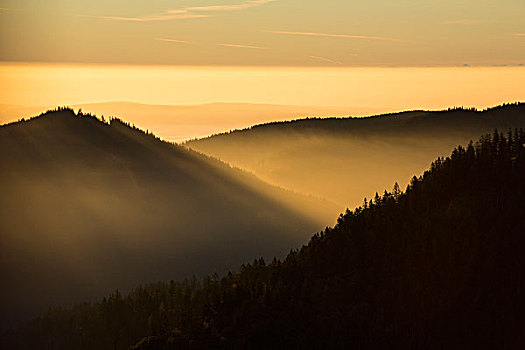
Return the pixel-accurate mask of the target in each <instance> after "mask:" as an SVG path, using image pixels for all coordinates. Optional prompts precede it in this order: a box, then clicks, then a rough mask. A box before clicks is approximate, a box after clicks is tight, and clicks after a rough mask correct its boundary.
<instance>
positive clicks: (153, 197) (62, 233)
mask: <svg viewBox="0 0 525 350" xmlns="http://www.w3.org/2000/svg"><path fill="white" fill-rule="evenodd" d="M0 159H1V162H0V190H1V191H2V195H1V196H0V240H1V242H2V243H1V252H0V254H1V256H2V258H1V263H0V273H1V277H2V285H3V287H2V288H1V295H0V299H1V307H2V308H1V313H2V320H3V322H4V323H8V322H9V321H11V320H13V319H21V318H24V317H27V316H28V315H33V314H34V313H35V312H42V311H43V310H45V309H46V308H47V307H49V306H51V305H67V304H68V303H70V302H73V301H77V302H78V301H81V300H86V299H90V298H93V297H99V296H102V295H104V294H106V293H108V292H110V291H111V290H114V289H115V288H120V289H124V290H127V289H129V288H131V287H133V286H135V285H137V284H139V283H145V282H153V281H157V280H165V279H168V278H173V277H174V276H176V277H178V278H183V277H189V276H191V275H192V274H197V275H202V274H204V273H211V272H213V271H217V270H218V271H222V272H225V271H228V269H230V268H232V267H234V266H237V265H238V264H239V263H241V262H242V261H244V260H246V259H248V258H250V257H252V256H254V255H255V256H259V255H263V256H266V257H269V258H271V257H273V256H275V255H277V256H283V255H284V254H285V253H286V252H287V251H288V250H289V249H290V248H291V247H293V246H296V245H297V244H298V243H299V242H302V241H304V239H306V238H307V237H308V236H309V235H310V234H311V232H312V230H318V229H320V228H322V227H325V226H326V225H328V224H330V223H331V222H332V220H333V215H334V213H335V212H337V211H338V210H339V209H337V208H336V207H335V206H333V205H331V204H329V203H326V202H322V201H320V200H316V199H313V198H309V197H305V196H300V195H298V194H294V193H292V192H288V191H284V190H281V189H278V188H275V187H272V186H269V185H266V184H264V183H263V182H261V181H259V180H258V179H256V178H255V177H254V176H252V175H250V174H247V173H244V172H241V171H239V170H237V169H233V168H231V167H229V166H228V165H226V164H224V163H221V162H219V161H216V160H214V159H212V158H209V157H206V156H203V155H201V154H198V153H196V152H193V151H188V150H186V149H184V148H182V147H180V146H176V145H173V144H169V143H165V142H162V141H160V140H159V139H157V138H155V137H154V136H153V135H151V134H149V133H146V132H142V131H140V130H137V129H135V128H133V127H130V126H128V125H126V124H125V123H124V122H122V121H120V120H118V119H113V120H111V121H110V122H108V123H105V122H102V121H100V120H98V119H97V118H95V117H93V116H91V115H85V114H75V113H74V112H72V111H71V110H69V109H61V110H58V111H55V112H49V113H45V114H44V115H42V116H40V117H37V118H34V119H31V120H29V121H21V122H18V123H13V124H10V125H7V126H2V127H0ZM305 203H306V206H305V205H304V204H305ZM4 325H5V324H4Z"/></svg>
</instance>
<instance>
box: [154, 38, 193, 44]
mask: <svg viewBox="0 0 525 350" xmlns="http://www.w3.org/2000/svg"><path fill="white" fill-rule="evenodd" d="M155 40H158V41H166V42H169V43H179V44H188V43H189V42H188V41H185V40H177V39H166V38H155Z"/></svg>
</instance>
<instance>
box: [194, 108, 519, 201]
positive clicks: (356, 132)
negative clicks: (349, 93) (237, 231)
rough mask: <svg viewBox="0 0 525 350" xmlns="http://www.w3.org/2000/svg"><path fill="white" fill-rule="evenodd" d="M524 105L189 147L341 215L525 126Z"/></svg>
mask: <svg viewBox="0 0 525 350" xmlns="http://www.w3.org/2000/svg"><path fill="white" fill-rule="evenodd" d="M523 110H524V105H523V104H517V105H509V106H506V107H500V108H494V109H489V110H487V111H485V112H478V111H475V110H464V109H453V110H450V111H442V112H424V111H414V112H404V113H396V114H390V115H383V116H376V117H368V118H329V119H301V120H297V121H291V122H283V123H269V124H263V125H258V126H255V127H252V128H249V129H245V130H241V131H235V132H232V133H225V134H220V135H216V136H212V137H209V138H204V139H200V140H195V141H190V142H187V143H186V144H185V145H186V146H187V147H189V148H191V149H194V150H197V151H199V152H203V153H205V154H208V155H211V156H214V157H217V158H219V159H221V160H223V161H225V162H228V163H230V164H234V165H235V166H238V167H241V168H243V169H245V170H247V171H251V172H253V173H254V174H256V175H257V176H258V177H260V178H261V179H263V180H265V181H267V182H269V183H271V184H275V185H278V186H282V187H284V188H288V189H292V190H294V191H297V192H300V193H305V194H309V195H312V196H317V197H322V198H325V199H327V200H329V201H332V202H334V203H337V204H338V205H339V207H340V208H341V210H344V209H346V208H350V209H353V208H354V207H356V206H358V205H361V204H362V203H363V199H364V198H365V197H366V198H368V199H371V198H372V197H373V196H374V195H375V193H376V192H379V194H382V192H383V191H384V190H388V191H390V190H391V189H392V187H393V185H394V183H395V182H398V184H399V186H400V187H401V188H402V189H404V188H405V187H406V186H407V184H408V183H409V182H410V180H411V178H412V177H413V176H415V175H417V176H419V174H421V173H422V172H423V171H424V170H425V169H427V168H428V167H429V166H430V163H431V162H432V161H434V160H435V159H436V158H437V157H440V156H447V155H448V154H450V152H451V151H452V150H453V149H454V147H457V146H458V145H460V144H463V145H465V144H467V143H468V142H469V141H470V140H473V139H476V138H477V137H479V135H481V134H485V133H492V132H493V131H494V129H496V128H497V129H499V131H503V132H506V131H507V130H508V129H509V128H513V127H523V126H525V117H524V116H523V112H522V111H523Z"/></svg>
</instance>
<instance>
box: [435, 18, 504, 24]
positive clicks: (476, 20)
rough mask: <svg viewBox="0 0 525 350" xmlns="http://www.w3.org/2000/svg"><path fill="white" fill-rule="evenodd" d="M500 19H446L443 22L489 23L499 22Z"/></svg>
mask: <svg viewBox="0 0 525 350" xmlns="http://www.w3.org/2000/svg"><path fill="white" fill-rule="evenodd" d="M497 22H498V21H495V20H490V19H455V20H450V21H444V22H442V23H443V24H465V25H468V24H488V23H497Z"/></svg>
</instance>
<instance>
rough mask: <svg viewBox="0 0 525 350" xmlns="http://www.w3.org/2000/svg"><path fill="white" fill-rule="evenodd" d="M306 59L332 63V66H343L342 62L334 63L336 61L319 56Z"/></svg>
mask: <svg viewBox="0 0 525 350" xmlns="http://www.w3.org/2000/svg"><path fill="white" fill-rule="evenodd" d="M308 58H311V59H313V60H316V61H321V62H327V63H333V64H339V65H341V64H343V62H340V61H336V60H333V59H331V58H327V57H321V56H308Z"/></svg>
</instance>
